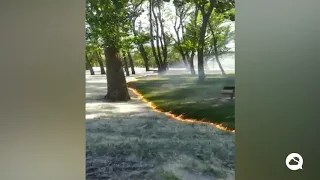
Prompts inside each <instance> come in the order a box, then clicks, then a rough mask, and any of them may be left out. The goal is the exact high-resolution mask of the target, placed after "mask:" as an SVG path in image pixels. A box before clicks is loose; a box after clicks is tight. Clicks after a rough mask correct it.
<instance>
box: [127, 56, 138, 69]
mask: <svg viewBox="0 0 320 180" xmlns="http://www.w3.org/2000/svg"><path fill="white" fill-rule="evenodd" d="M127 54H128V58H129V64H130V68H131V73H132V74H136V71H135V70H134V64H133V59H132V56H131V53H130V51H128V52H127Z"/></svg>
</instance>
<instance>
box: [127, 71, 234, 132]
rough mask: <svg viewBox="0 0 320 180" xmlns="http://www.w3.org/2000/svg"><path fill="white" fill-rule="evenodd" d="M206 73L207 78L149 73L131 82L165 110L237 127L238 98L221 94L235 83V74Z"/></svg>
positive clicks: (130, 85)
mask: <svg viewBox="0 0 320 180" xmlns="http://www.w3.org/2000/svg"><path fill="white" fill-rule="evenodd" d="M229 76H230V78H221V77H220V76H219V75H207V78H206V80H205V82H202V83H199V82H198V81H197V77H193V76H190V75H166V76H161V77H160V76H147V77H143V78H139V80H138V81H134V82H130V83H128V85H129V87H132V88H135V89H137V90H138V91H139V92H140V93H141V94H142V95H143V96H144V97H145V98H146V99H147V100H149V101H151V102H153V103H154V104H155V105H156V106H157V107H158V108H159V109H161V110H162V111H166V112H168V111H171V112H172V113H173V114H176V115H180V114H183V115H184V117H185V118H192V119H198V120H202V119H204V120H206V121H209V122H213V123H217V124H221V125H223V126H224V127H226V128H228V129H230V130H234V129H235V121H234V119H235V118H234V114H235V108H234V107H235V104H234V103H235V102H234V100H230V98H229V97H225V96H223V95H222V94H221V90H222V88H223V86H224V85H234V75H229Z"/></svg>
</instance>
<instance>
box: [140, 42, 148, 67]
mask: <svg viewBox="0 0 320 180" xmlns="http://www.w3.org/2000/svg"><path fill="white" fill-rule="evenodd" d="M139 51H140V54H141V56H142V58H143V61H144V66H145V67H146V71H150V67H149V59H148V55H147V52H146V50H145V49H144V47H143V45H142V44H139Z"/></svg>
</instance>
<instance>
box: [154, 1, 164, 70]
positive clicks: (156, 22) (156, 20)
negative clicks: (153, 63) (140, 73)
mask: <svg viewBox="0 0 320 180" xmlns="http://www.w3.org/2000/svg"><path fill="white" fill-rule="evenodd" d="M151 10H152V14H153V17H154V22H155V26H156V44H157V53H158V59H159V63H160V66H161V69H160V70H159V73H160V74H162V73H163V72H164V71H165V69H166V67H165V64H164V63H163V60H162V56H161V50H160V48H162V46H163V45H162V46H160V43H161V44H162V41H159V39H160V38H159V23H158V17H157V16H156V13H155V11H154V7H153V5H152V9H151Z"/></svg>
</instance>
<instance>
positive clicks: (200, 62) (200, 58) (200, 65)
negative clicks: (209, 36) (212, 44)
mask: <svg viewBox="0 0 320 180" xmlns="http://www.w3.org/2000/svg"><path fill="white" fill-rule="evenodd" d="M215 4H216V1H211V0H210V6H209V8H208V10H207V12H205V11H204V7H201V8H200V11H201V14H202V24H201V28H200V35H199V44H198V77H199V81H204V80H205V78H206V75H205V73H204V68H203V49H204V45H205V44H204V43H205V40H204V38H205V36H206V30H207V25H208V22H209V19H210V15H211V13H212V11H213V8H214V6H215Z"/></svg>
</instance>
